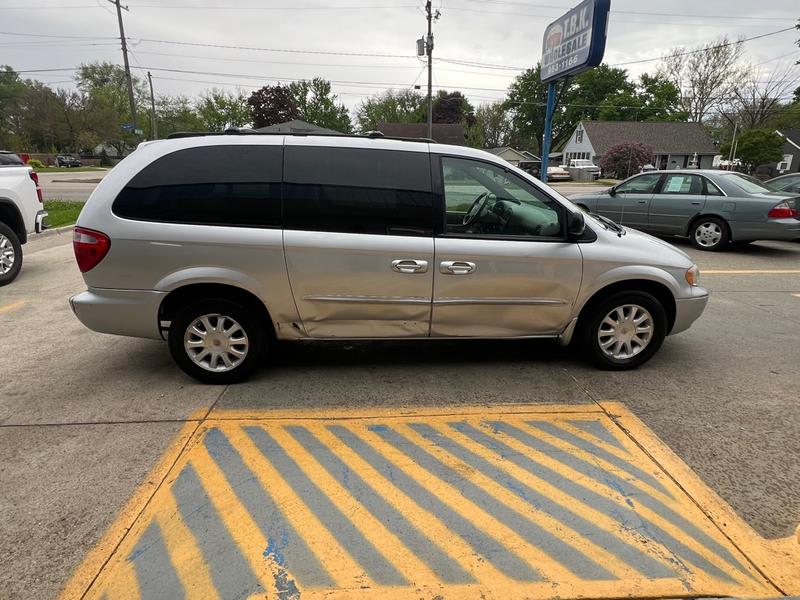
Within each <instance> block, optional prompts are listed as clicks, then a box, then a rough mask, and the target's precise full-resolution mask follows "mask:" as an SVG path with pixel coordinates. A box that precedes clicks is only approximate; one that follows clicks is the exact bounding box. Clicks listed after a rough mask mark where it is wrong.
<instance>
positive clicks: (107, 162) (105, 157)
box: [100, 148, 114, 167]
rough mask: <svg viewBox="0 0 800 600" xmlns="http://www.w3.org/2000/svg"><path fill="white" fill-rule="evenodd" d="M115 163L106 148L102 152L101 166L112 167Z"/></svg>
mask: <svg viewBox="0 0 800 600" xmlns="http://www.w3.org/2000/svg"><path fill="white" fill-rule="evenodd" d="M113 164H114V163H112V162H111V159H110V158H108V152H106V151H105V148H104V149H103V151H102V152H101V153H100V166H101V167H110V166H112V165H113Z"/></svg>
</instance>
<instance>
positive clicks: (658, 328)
mask: <svg viewBox="0 0 800 600" xmlns="http://www.w3.org/2000/svg"><path fill="white" fill-rule="evenodd" d="M666 329H667V314H666V311H665V310H664V306H663V305H662V304H661V302H659V301H658V299H657V298H656V297H655V296H652V295H651V294H648V293H646V292H621V293H618V294H614V295H613V296H611V297H609V298H607V299H606V300H604V301H602V302H600V303H599V304H598V305H597V306H595V307H594V309H593V311H592V313H591V314H590V315H589V317H588V319H586V320H585V321H584V327H583V330H582V332H581V333H582V336H583V347H584V350H586V351H587V353H588V354H589V357H590V358H591V359H592V360H593V361H594V362H595V363H596V364H597V365H598V366H600V367H602V368H604V369H610V370H620V371H621V370H626V369H635V368H636V367H638V366H640V365H642V364H644V363H646V362H647V361H648V360H650V358H652V357H653V355H654V354H655V353H656V352H657V351H658V349H659V348H660V347H661V345H662V344H663V343H664V338H665V337H666V334H667V331H666Z"/></svg>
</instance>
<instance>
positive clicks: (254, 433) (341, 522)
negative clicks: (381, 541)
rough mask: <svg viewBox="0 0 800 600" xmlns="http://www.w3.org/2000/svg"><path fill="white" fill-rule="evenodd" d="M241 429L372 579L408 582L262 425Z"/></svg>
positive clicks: (382, 583)
mask: <svg viewBox="0 0 800 600" xmlns="http://www.w3.org/2000/svg"><path fill="white" fill-rule="evenodd" d="M244 430H245V431H246V432H247V435H248V436H250V439H251V440H252V441H253V443H254V444H255V445H256V446H257V447H258V449H259V450H260V451H261V452H262V454H263V455H264V456H265V457H266V458H267V460H269V461H270V462H271V463H272V465H273V466H274V467H275V468H276V469H277V470H278V472H280V474H281V476H282V477H283V478H284V479H285V480H286V483H288V484H289V485H290V486H291V487H292V489H293V490H294V491H295V493H296V494H297V495H298V496H300V498H302V499H303V502H305V504H306V506H308V508H309V509H310V510H311V511H312V512H313V513H314V514H315V515H316V516H317V518H318V519H319V520H320V521H322V522H323V523H324V524H325V526H326V527H327V528H328V530H329V531H330V532H331V534H332V535H333V536H334V537H335V538H336V541H337V542H339V543H340V544H341V545H342V547H343V548H344V549H345V550H346V551H347V552H348V553H349V554H350V555H351V556H352V557H353V558H354V559H355V560H356V561H358V563H359V564H360V565H361V566H362V567H363V568H364V570H365V571H366V572H367V574H368V575H369V577H370V578H371V579H373V580H374V581H375V582H376V583H378V584H381V585H408V584H409V582H408V581H407V580H406V578H405V577H403V575H402V574H401V573H400V572H399V571H398V570H397V569H395V567H394V566H393V565H392V564H391V563H390V562H389V561H388V560H386V558H385V557H384V556H383V555H382V554H381V553H380V551H379V550H378V549H377V548H376V547H375V546H373V545H372V543H371V542H370V541H369V540H367V539H366V538H365V537H364V535H363V534H362V533H361V532H360V531H359V530H358V529H357V528H356V526H355V525H353V523H352V522H351V521H350V520H349V519H348V518H347V517H346V516H345V515H344V514H342V512H341V511H340V510H339V509H338V508H336V505H334V504H333V502H331V500H330V499H329V498H328V496H326V495H325V493H324V492H323V491H322V490H321V489H320V488H319V487H318V486H317V485H316V484H315V483H314V482H313V481H311V479H310V478H309V477H308V476H307V475H306V474H305V473H304V472H303V471H302V469H300V467H299V466H298V465H297V463H296V462H295V461H294V460H293V459H292V458H291V457H289V455H288V454H287V453H286V451H285V450H284V449H283V447H281V446H280V445H279V444H278V443H277V442H276V441H275V439H274V438H273V437H272V436H271V435H270V434H269V433H267V431H266V430H265V429H262V428H261V427H253V426H251V427H245V428H244Z"/></svg>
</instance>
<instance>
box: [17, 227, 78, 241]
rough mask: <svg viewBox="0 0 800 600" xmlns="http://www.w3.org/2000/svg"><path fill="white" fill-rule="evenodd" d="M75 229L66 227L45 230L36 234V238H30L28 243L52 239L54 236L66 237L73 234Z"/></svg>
mask: <svg viewBox="0 0 800 600" xmlns="http://www.w3.org/2000/svg"><path fill="white" fill-rule="evenodd" d="M74 228H75V226H74V225H65V226H64V227H56V228H54V229H45V230H44V231H43V232H42V233H38V234H35V235H34V236H29V238H28V241H31V242H34V241H36V240H43V239H45V238H49V237H52V236H54V235H65V234H70V233H72V230H73V229H74Z"/></svg>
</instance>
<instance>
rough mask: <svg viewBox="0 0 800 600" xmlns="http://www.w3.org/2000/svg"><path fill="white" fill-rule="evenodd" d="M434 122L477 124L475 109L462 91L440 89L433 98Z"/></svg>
mask: <svg viewBox="0 0 800 600" xmlns="http://www.w3.org/2000/svg"><path fill="white" fill-rule="evenodd" d="M426 117H427V115H426ZM433 122H434V123H463V124H465V125H467V126H470V127H471V126H472V125H474V124H475V109H474V108H473V107H472V105H471V104H470V103H469V100H467V98H466V96H464V94H462V93H461V92H459V91H455V92H448V91H447V90H439V92H438V93H437V94H436V98H434V100H433Z"/></svg>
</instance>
